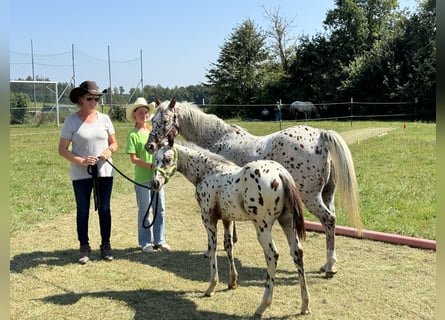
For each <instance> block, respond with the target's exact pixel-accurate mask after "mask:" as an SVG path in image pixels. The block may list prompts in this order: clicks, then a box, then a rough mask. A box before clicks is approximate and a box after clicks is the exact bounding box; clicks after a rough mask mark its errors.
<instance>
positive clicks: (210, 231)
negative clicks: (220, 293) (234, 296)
mask: <svg viewBox="0 0 445 320" xmlns="http://www.w3.org/2000/svg"><path fill="white" fill-rule="evenodd" d="M201 218H202V222H203V223H204V226H205V228H206V231H207V243H208V252H209V263H210V285H209V287H208V288H207V290H206V292H205V295H206V296H207V297H210V296H212V295H213V294H214V293H215V287H216V285H217V284H218V282H219V275H218V260H217V259H216V244H217V228H216V223H217V222H218V220H214V219H211V218H209V215H208V214H207V213H206V212H204V211H202V212H201Z"/></svg>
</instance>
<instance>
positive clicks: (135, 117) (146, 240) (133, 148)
mask: <svg viewBox="0 0 445 320" xmlns="http://www.w3.org/2000/svg"><path fill="white" fill-rule="evenodd" d="M154 109H155V105H154V103H150V104H147V101H146V100H145V99H144V98H142V97H141V98H137V99H136V101H135V103H134V104H131V105H129V106H128V107H127V110H126V117H127V120H128V121H130V122H132V123H134V128H133V129H131V131H130V132H129V133H128V135H127V148H126V150H125V152H126V153H127V154H129V155H130V161H131V163H133V164H134V165H135V166H134V177H135V181H136V182H137V183H138V184H141V185H144V186H147V187H148V186H149V184H150V181H151V179H152V178H153V173H154V166H153V162H154V156H153V155H152V154H149V153H148V152H147V151H146V150H145V148H144V145H145V143H146V142H147V140H148V135H149V134H150V132H151V130H152V128H151V126H150V125H149V124H148V123H147V121H149V119H150V113H151V112H153V111H154ZM134 188H135V192H136V203H137V206H138V242H139V246H140V247H141V249H142V252H146V253H151V252H153V251H154V250H157V249H159V250H164V251H169V250H170V246H169V245H168V244H167V243H166V242H165V226H164V219H165V198H164V190H163V189H162V190H160V191H159V192H157V193H153V201H152V211H153V216H154V217H155V218H154V223H153V226H152V228H146V227H144V225H145V226H148V225H149V224H150V220H149V217H148V214H146V213H147V211H148V209H149V205H150V201H151V196H152V194H151V192H150V190H149V189H148V188H144V187H142V186H139V185H137V184H135V187H134ZM144 217H145V218H146V219H145V220H144ZM152 229H153V234H152Z"/></svg>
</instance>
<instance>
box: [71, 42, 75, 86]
mask: <svg viewBox="0 0 445 320" xmlns="http://www.w3.org/2000/svg"><path fill="white" fill-rule="evenodd" d="M71 61H72V63H73V85H74V88H75V87H76V71H75V70H74V44H71Z"/></svg>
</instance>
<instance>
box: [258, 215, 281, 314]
mask: <svg viewBox="0 0 445 320" xmlns="http://www.w3.org/2000/svg"><path fill="white" fill-rule="evenodd" d="M255 227H256V232H257V238H258V242H259V243H260V244H261V247H263V251H264V258H265V259H266V264H267V277H266V286H265V289H264V294H263V300H262V301H261V303H260V305H259V306H258V308H257V309H256V311H255V314H256V315H259V316H261V315H262V314H263V313H264V311H265V310H266V308H267V307H268V306H270V304H271V303H272V295H273V285H274V282H275V272H276V268H277V263H278V257H279V254H278V250H277V248H276V246H275V243H274V241H273V239H272V222H271V221H269V224H268V225H266V223H265V225H261V226H259V225H257V224H255Z"/></svg>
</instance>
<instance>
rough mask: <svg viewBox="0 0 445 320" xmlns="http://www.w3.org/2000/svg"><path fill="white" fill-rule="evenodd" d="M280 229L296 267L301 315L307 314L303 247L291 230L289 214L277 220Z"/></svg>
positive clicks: (284, 214)
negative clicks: (284, 235)
mask: <svg viewBox="0 0 445 320" xmlns="http://www.w3.org/2000/svg"><path fill="white" fill-rule="evenodd" d="M278 222H279V223H280V226H281V229H283V231H284V233H285V234H286V238H287V242H288V244H289V248H290V255H291V257H292V258H293V259H294V263H295V265H296V266H297V270H298V276H299V281H300V291H301V311H300V312H301V314H308V313H309V292H308V290H307V284H306V274H305V272H304V264H303V247H302V245H301V242H300V239H299V238H298V236H296V234H295V232H294V230H293V221H292V216H291V214H288V213H287V212H286V213H284V212H283V214H282V215H281V216H280V217H279V218H278Z"/></svg>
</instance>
